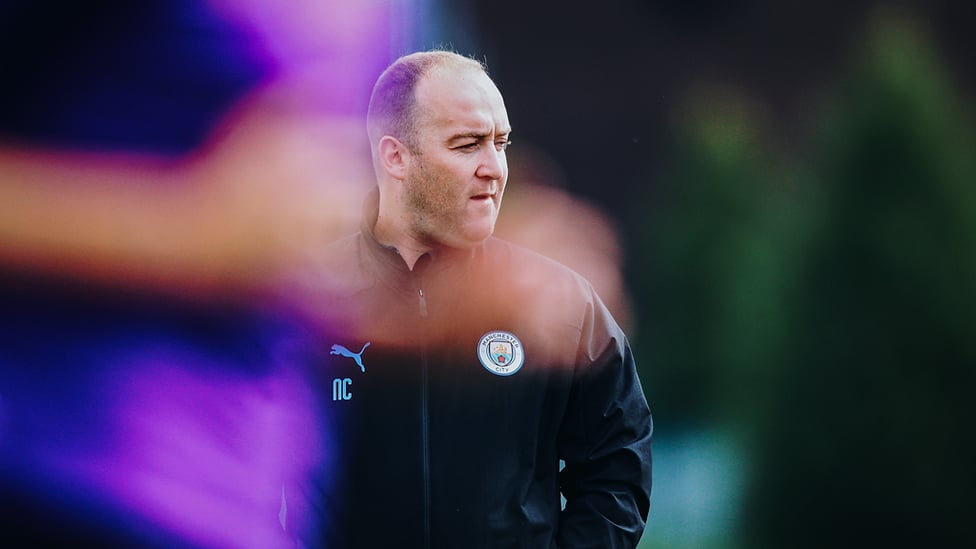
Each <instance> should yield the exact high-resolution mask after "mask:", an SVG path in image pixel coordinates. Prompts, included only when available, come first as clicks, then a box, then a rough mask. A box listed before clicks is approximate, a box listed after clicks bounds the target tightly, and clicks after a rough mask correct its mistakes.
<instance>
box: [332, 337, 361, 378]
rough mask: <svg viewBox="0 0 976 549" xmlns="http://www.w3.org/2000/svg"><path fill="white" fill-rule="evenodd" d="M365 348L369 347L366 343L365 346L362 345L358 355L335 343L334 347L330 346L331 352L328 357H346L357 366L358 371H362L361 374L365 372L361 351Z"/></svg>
mask: <svg viewBox="0 0 976 549" xmlns="http://www.w3.org/2000/svg"><path fill="white" fill-rule="evenodd" d="M366 347H369V342H368V341H367V342H366V344H365V345H363V348H362V349H360V350H359V352H358V353H354V352H352V351H350V350H349V349H346V348H345V347H343V346H342V345H339V344H338V343H337V344H335V345H333V346H332V352H330V353H329V354H330V355H342V356H347V357H349V358H351V359H353V360H355V361H356V364H359V369H361V370H362V371H363V373H365V372H366V366H363V351H365V350H366Z"/></svg>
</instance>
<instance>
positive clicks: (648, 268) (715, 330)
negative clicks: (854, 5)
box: [633, 13, 976, 548]
mask: <svg viewBox="0 0 976 549" xmlns="http://www.w3.org/2000/svg"><path fill="white" fill-rule="evenodd" d="M863 38H864V39H863V41H862V42H861V43H859V44H857V46H856V47H855V49H854V51H852V56H851V62H850V64H849V65H848V66H847V67H843V68H841V72H840V74H841V77H840V78H839V80H838V81H837V82H836V83H835V85H834V86H833V87H832V88H831V89H828V90H822V92H823V93H822V95H821V96H820V97H821V99H822V101H823V102H822V104H821V105H820V107H819V110H818V112H819V113H820V116H819V117H818V118H817V120H816V121H815V122H814V124H813V125H812V126H811V127H810V128H805V129H804V130H806V131H805V133H804V135H805V137H804V138H803V139H801V140H800V143H799V145H797V146H794V147H791V148H789V149H787V148H785V147H780V146H779V144H778V143H777V142H776V141H775V140H774V139H773V138H771V137H770V134H769V133H768V132H767V131H766V130H765V129H764V126H763V124H762V123H761V120H762V116H761V115H762V110H761V108H759V107H756V106H752V105H753V104H752V103H750V100H748V99H745V98H744V97H745V95H744V94H740V95H738V96H737V95H735V94H732V93H719V92H712V93H709V94H707V95H702V96H701V97H700V98H699V99H697V100H695V101H693V102H692V105H693V107H692V108H690V109H689V111H688V112H689V113H690V114H689V115H688V116H686V117H685V118H684V122H683V125H682V126H681V129H680V130H679V141H678V144H677V146H676V153H675V155H674V156H673V158H672V162H671V164H670V166H671V168H670V170H669V171H668V173H667V174H666V175H665V177H663V179H662V181H661V187H662V188H663V189H664V192H662V193H659V194H656V195H655V196H653V197H652V201H653V206H652V208H651V213H649V214H646V217H645V219H646V221H645V226H644V227H643V231H644V232H643V233H642V234H643V235H644V236H645V237H646V238H647V240H646V241H647V242H649V243H650V245H648V246H646V247H644V248H643V249H641V250H634V252H635V253H636V254H637V256H635V257H634V260H633V267H634V269H635V270H634V271H633V273H634V275H633V278H634V283H633V286H634V289H635V296H636V297H637V299H638V300H639V302H638V307H637V310H639V311H641V313H642V315H641V320H640V324H639V326H640V328H639V331H638V333H637V337H636V338H635V339H636V340H637V347H638V352H639V353H640V355H641V356H642V357H643V359H644V365H645V369H644V370H643V371H642V376H643V377H644V379H645V384H646V387H647V392H648V395H649V399H650V401H651V405H652V408H653V409H654V410H655V411H656V412H657V425H658V428H659V430H663V431H664V432H665V433H666V432H667V431H668V429H677V428H679V426H684V427H688V426H691V427H693V428H709V427H712V426H715V425H718V426H720V427H721V428H724V429H733V430H734V433H735V434H736V436H737V437H738V438H739V439H740V440H742V441H743V442H744V447H745V448H746V451H745V454H746V455H745V456H744V457H743V459H745V460H746V461H747V463H748V464H749V469H750V475H749V477H748V481H747V483H746V488H745V494H744V501H745V504H744V505H743V506H742V507H741V509H740V520H739V523H738V526H737V530H738V535H739V536H741V537H740V539H739V540H738V542H739V543H738V544H735V543H733V544H732V545H734V546H735V545H738V546H743V547H760V548H761V547H811V548H813V547H817V548H819V547H922V546H927V547H948V546H970V545H972V544H973V543H974V542H976V532H974V531H973V530H972V529H971V528H970V527H968V526H967V523H968V520H967V515H968V509H969V506H968V504H967V503H968V501H967V499H968V498H967V496H968V495H969V494H971V493H973V492H974V490H976V481H974V478H976V476H974V475H973V474H972V472H971V469H972V464H973V463H974V462H976V431H974V430H973V429H972V428H971V425H970V423H971V422H972V420H973V419H974V418H976V399H974V398H973V396H972V390H973V387H974V386H976V343H974V341H976V339H974V337H973V334H974V332H973V330H974V328H976V249H974V245H976V186H974V183H976V154H974V151H976V137H974V135H976V134H974V124H973V119H972V114H973V113H972V112H971V111H969V110H968V106H969V103H968V102H967V100H966V98H965V97H963V96H961V95H960V94H959V92H958V91H957V87H956V85H955V84H954V82H953V81H952V80H951V78H950V76H949V74H950V73H949V71H947V70H946V69H945V68H944V67H943V66H942V65H941V63H940V61H939V57H938V54H937V52H936V50H935V48H934V47H932V45H931V44H930V41H929V40H928V39H927V37H926V35H925V33H924V32H923V31H921V30H920V29H919V28H918V27H916V26H914V25H913V24H912V23H911V18H909V17H905V16H900V15H897V14H890V13H888V14H881V15H879V16H878V17H877V18H875V20H874V23H873V25H872V26H871V27H870V28H869V29H867V31H866V32H865V33H864V36H863ZM752 101H755V100H754V99H753V100H752ZM659 432H661V431H659ZM667 474H668V472H667V471H661V470H660V469H658V470H657V471H656V476H658V475H667ZM651 535H653V533H652V534H651Z"/></svg>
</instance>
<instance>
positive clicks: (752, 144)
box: [631, 87, 807, 429]
mask: <svg viewBox="0 0 976 549" xmlns="http://www.w3.org/2000/svg"><path fill="white" fill-rule="evenodd" d="M719 89H721V88H717V87H711V88H710V91H707V92H701V93H696V94H693V99H691V100H690V101H689V103H688V106H687V108H686V109H684V110H683V111H682V113H681V116H680V118H679V120H678V121H677V141H676V146H675V154H674V156H673V162H672V168H671V170H670V172H669V173H667V174H666V175H665V176H664V177H663V178H662V180H661V181H660V182H659V186H658V189H659V190H658V191H657V192H656V193H655V195H654V196H653V197H652V198H651V200H650V204H651V205H652V206H650V211H644V212H642V214H643V215H640V216H639V217H638V216H631V217H632V218H638V219H642V222H643V227H642V228H641V229H640V230H639V233H638V234H640V235H641V237H642V238H641V239H640V240H642V241H643V242H648V243H650V245H649V246H647V247H645V248H644V249H642V250H637V251H636V252H635V253H634V254H633V256H632V257H633V269H632V272H634V273H636V279H635V280H634V281H633V286H634V287H635V289H636V299H637V302H638V306H637V310H639V311H642V312H644V313H645V315H644V317H642V319H641V321H640V323H639V331H638V332H637V337H636V338H635V339H636V340H637V347H638V348H639V352H640V353H641V355H640V356H642V357H645V358H644V360H643V361H642V363H643V365H645V370H644V371H642V375H643V376H644V379H645V384H646V386H647V391H648V394H649V398H650V399H651V400H652V402H653V404H654V408H655V411H656V412H657V414H658V417H659V419H660V418H662V417H663V418H667V422H666V423H667V424H671V425H672V426H673V425H675V424H677V425H684V426H685V427H689V426H693V427H702V426H705V425H713V424H714V423H716V422H718V421H721V422H724V421H726V420H729V421H733V422H735V423H736V424H738V425H739V426H740V427H742V426H749V425H754V424H755V420H756V416H757V414H760V413H761V412H760V408H761V405H762V403H763V402H765V400H763V399H757V398H756V397H757V394H760V395H765V394H766V393H768V392H769V391H770V390H771V387H770V382H771V380H770V377H769V371H770V369H771V368H773V367H775V364H776V361H777V358H776V353H777V345H778V343H779V342H781V341H782V340H783V333H782V330H784V329H785V328H786V327H787V324H786V323H785V322H784V316H785V314H786V311H785V309H784V305H783V300H784V296H783V295H784V292H786V291H787V290H788V289H789V287H788V282H789V281H790V280H792V279H794V278H795V276H794V274H793V271H794V270H795V269H796V266H795V262H796V258H795V257H794V256H795V255H796V251H797V247H796V246H795V244H796V242H797V241H798V240H799V239H800V236H799V235H800V234H802V231H803V230H804V227H805V224H806V223H807V216H806V215H805V211H804V210H803V209H802V206H801V205H800V204H799V202H798V199H797V197H798V196H799V194H800V193H799V191H798V181H799V180H800V179H801V176H800V175H799V174H797V173H793V174H789V175H786V172H783V171H782V162H781V160H780V159H781V157H782V155H783V151H780V150H778V149H777V148H776V147H775V146H773V145H771V144H770V140H769V139H768V137H767V136H766V131H765V128H764V125H763V124H762V116H761V109H760V108H759V107H758V106H757V105H755V104H753V103H752V102H750V101H749V100H748V99H747V98H746V96H745V95H744V94H740V93H735V92H731V91H727V90H726V91H717V90H719ZM641 207H642V208H647V205H646V203H645V204H641ZM730 410H731V411H733V412H734V414H733V415H730V414H729V411H730ZM659 426H661V423H660V422H659ZM667 428H668V427H667V426H665V429H667Z"/></svg>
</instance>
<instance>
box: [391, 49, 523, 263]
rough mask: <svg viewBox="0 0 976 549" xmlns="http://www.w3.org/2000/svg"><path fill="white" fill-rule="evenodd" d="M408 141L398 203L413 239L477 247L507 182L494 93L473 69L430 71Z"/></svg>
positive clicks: (491, 225) (500, 113)
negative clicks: (402, 201) (412, 139)
mask: <svg viewBox="0 0 976 549" xmlns="http://www.w3.org/2000/svg"><path fill="white" fill-rule="evenodd" d="M416 100H417V106H418V111H417V112H418V115H417V124H416V128H417V130H416V131H417V135H416V143H417V146H418V150H417V151H415V153H413V154H411V155H410V164H409V167H408V170H407V176H406V178H405V180H404V184H405V185H406V188H405V191H406V199H407V202H408V207H409V209H410V213H411V215H412V219H411V223H410V227H411V228H410V230H411V231H412V233H413V235H412V236H413V237H414V238H416V239H417V240H419V241H421V242H424V243H426V244H429V245H446V246H450V247H454V248H469V247H473V246H477V245H478V244H480V243H481V242H483V241H484V240H485V239H486V238H488V237H489V236H491V234H492V232H493V231H494V229H495V220H496V219H497V218H498V211H499V208H500V207H501V202H502V194H503V193H504V192H505V184H506V182H507V181H508V162H507V160H506V159H505V149H506V148H507V146H508V139H509V134H510V133H511V127H510V125H509V122H508V114H507V113H506V112H505V103H504V101H503V100H502V96H501V93H499V91H498V89H497V88H496V87H495V85H494V84H493V83H492V82H491V80H490V79H489V78H488V76H487V75H486V74H484V73H483V72H481V71H479V70H477V69H473V68H463V69H454V68H445V67H440V68H435V69H434V70H433V71H432V72H431V73H429V74H428V75H426V76H425V77H424V78H423V79H422V80H421V81H420V82H419V83H418V85H417V89H416Z"/></svg>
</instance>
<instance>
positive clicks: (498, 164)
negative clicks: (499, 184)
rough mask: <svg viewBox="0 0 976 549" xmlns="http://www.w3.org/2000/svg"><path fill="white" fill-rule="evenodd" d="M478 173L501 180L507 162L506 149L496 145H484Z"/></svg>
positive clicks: (484, 176) (478, 174)
mask: <svg viewBox="0 0 976 549" xmlns="http://www.w3.org/2000/svg"><path fill="white" fill-rule="evenodd" d="M480 160H481V162H480V163H479V165H478V171H477V172H476V175H477V176H478V177H482V178H485V179H492V180H499V179H501V178H502V177H504V175H505V168H506V166H507V162H506V159H505V151H503V150H502V151H500V150H498V149H496V148H495V147H484V148H483V150H482V154H481V158H480Z"/></svg>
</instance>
